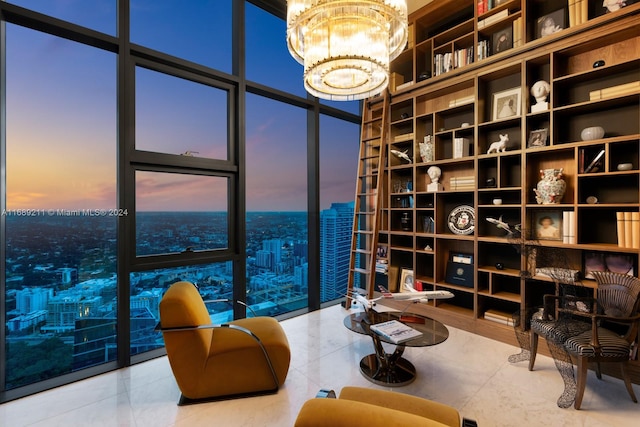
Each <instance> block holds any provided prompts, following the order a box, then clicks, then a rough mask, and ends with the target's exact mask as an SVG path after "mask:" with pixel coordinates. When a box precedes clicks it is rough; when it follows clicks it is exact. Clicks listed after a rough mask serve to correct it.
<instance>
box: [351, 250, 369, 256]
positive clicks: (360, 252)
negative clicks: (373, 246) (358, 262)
mask: <svg viewBox="0 0 640 427" xmlns="http://www.w3.org/2000/svg"><path fill="white" fill-rule="evenodd" d="M353 252H356V253H359V254H365V255H371V251H370V250H368V249H355V250H354V251H353Z"/></svg>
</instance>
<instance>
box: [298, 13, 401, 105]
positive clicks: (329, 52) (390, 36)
mask: <svg viewBox="0 0 640 427" xmlns="http://www.w3.org/2000/svg"><path fill="white" fill-rule="evenodd" d="M406 44H407V4H406V0H359V1H357V0H288V2H287V46H288V48H289V52H290V53H291V55H292V56H293V57H294V58H295V59H296V61H298V62H300V63H301V64H302V65H304V86H305V89H306V90H307V91H308V92H309V93H310V94H312V95H314V96H317V97H318V98H323V99H330V100H334V101H350V100H357V99H364V98H368V97H371V96H374V95H377V94H379V93H381V92H382V91H383V90H384V89H385V88H386V87H387V85H388V84H389V64H390V62H391V61H392V60H393V59H395V58H396V57H397V56H398V55H399V54H400V53H401V52H402V51H403V50H404V48H405V46H406Z"/></svg>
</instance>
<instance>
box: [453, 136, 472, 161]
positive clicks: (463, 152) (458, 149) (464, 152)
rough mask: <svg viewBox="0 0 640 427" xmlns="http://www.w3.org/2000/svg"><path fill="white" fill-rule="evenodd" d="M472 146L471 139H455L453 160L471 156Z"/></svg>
mask: <svg viewBox="0 0 640 427" xmlns="http://www.w3.org/2000/svg"><path fill="white" fill-rule="evenodd" d="M470 148H471V144H470V141H469V138H458V137H456V138H453V158H454V159H459V158H461V157H466V156H468V155H469V154H470V151H469V149H470Z"/></svg>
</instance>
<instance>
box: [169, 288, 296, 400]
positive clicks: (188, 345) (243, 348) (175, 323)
mask: <svg viewBox="0 0 640 427" xmlns="http://www.w3.org/2000/svg"><path fill="white" fill-rule="evenodd" d="M160 330H161V331H162V335H163V337H164V342H165V348H166V351H167V356H168V358H169V364H170V365H171V370H172V371H173V375H174V377H175V379H176V382H177V383H178V387H179V388H180V392H181V393H182V396H181V397H180V401H179V403H178V404H179V405H183V404H187V403H195V402H198V401H210V400H217V399H227V398H231V397H242V396H247V395H257V394H267V393H275V392H277V391H278V389H279V387H280V386H281V385H282V384H283V383H284V381H285V378H286V376H287V372H288V370H289V362H290V357H291V353H290V349H289V342H288V341H287V337H286V335H285V333H284V330H283V329H282V327H281V326H280V324H279V323H278V321H277V320H275V319H273V318H271V317H253V318H248V319H239V320H234V321H232V322H229V323H225V324H222V325H213V324H212V323H211V318H210V316H209V313H208V311H207V308H206V306H205V303H204V301H203V300H202V297H201V296H200V293H199V292H198V289H197V288H196V287H195V285H194V284H192V283H190V282H177V283H174V284H173V285H171V287H170V288H169V289H168V290H167V292H166V293H165V294H164V296H163V297H162V300H161V301H160Z"/></svg>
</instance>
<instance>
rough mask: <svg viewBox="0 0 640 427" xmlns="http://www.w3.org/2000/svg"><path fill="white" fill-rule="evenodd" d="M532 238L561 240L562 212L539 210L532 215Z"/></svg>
mask: <svg viewBox="0 0 640 427" xmlns="http://www.w3.org/2000/svg"><path fill="white" fill-rule="evenodd" d="M531 225H532V227H531V229H532V230H534V232H535V233H534V238H536V239H540V240H562V211H559V210H553V211H551V210H540V211H536V213H535V214H534V215H533V224H531Z"/></svg>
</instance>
